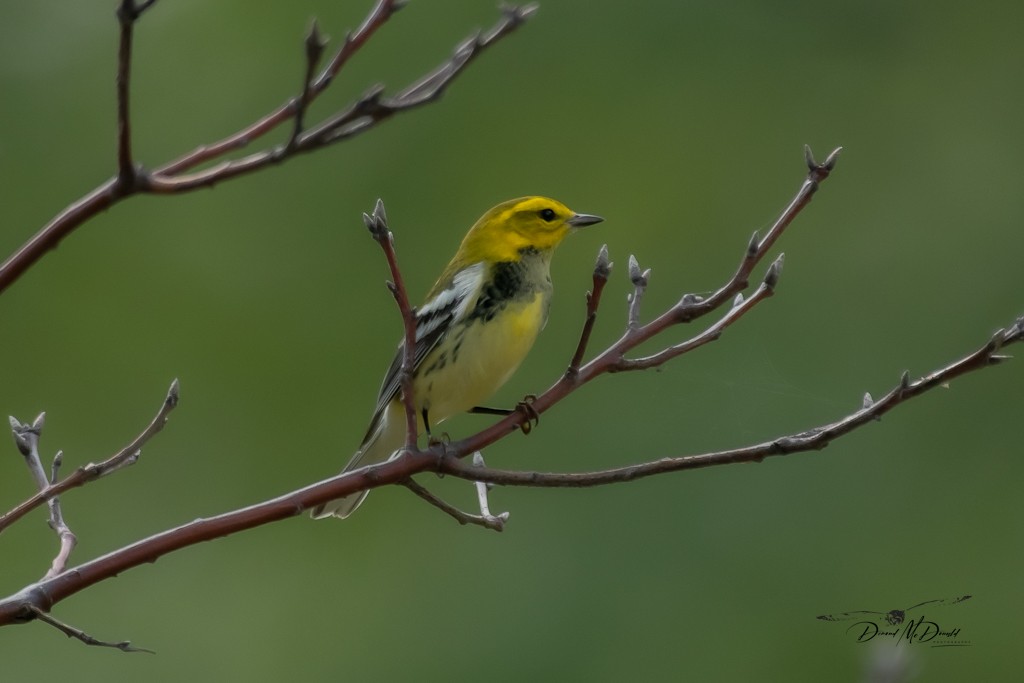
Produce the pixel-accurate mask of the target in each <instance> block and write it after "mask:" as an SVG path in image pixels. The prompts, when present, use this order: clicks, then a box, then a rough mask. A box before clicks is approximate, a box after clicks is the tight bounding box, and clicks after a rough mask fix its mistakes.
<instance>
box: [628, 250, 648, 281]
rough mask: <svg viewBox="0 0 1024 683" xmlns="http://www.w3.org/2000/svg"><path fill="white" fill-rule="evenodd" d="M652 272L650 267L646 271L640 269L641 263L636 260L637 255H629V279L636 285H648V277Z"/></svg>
mask: <svg viewBox="0 0 1024 683" xmlns="http://www.w3.org/2000/svg"><path fill="white" fill-rule="evenodd" d="M650 274H651V270H650V269H649V268H648V269H647V270H645V271H641V270H640V264H639V263H638V262H637V260H636V256H633V255H632V254H630V255H629V280H630V282H632V283H633V286H635V287H646V286H647V277H648V276H649V275H650Z"/></svg>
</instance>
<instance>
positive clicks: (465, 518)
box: [402, 479, 508, 531]
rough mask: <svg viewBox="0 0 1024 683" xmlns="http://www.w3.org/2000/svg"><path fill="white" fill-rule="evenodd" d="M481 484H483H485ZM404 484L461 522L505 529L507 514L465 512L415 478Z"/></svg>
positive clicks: (497, 529)
mask: <svg viewBox="0 0 1024 683" xmlns="http://www.w3.org/2000/svg"><path fill="white" fill-rule="evenodd" d="M481 485H482V486H483V484H481ZM402 486H404V487H405V488H407V489H409V490H410V491H412V492H413V493H415V494H416V495H417V496H419V497H420V498H422V499H423V500H425V501H427V502H428V503H430V504H431V505H433V506H434V507H436V508H437V509H438V510H441V511H442V512H444V513H445V514H447V515H449V516H450V517H452V518H453V519H454V520H455V521H456V522H458V523H459V524H462V525H466V524H474V525H476V526H482V527H484V528H485V529H492V530H494V531H504V529H505V521H506V520H507V519H508V515H507V514H506V515H505V516H504V517H502V516H498V517H495V516H493V515H489V514H488V515H484V514H480V515H474V514H470V513H469V512H463V511H462V510H460V509H459V508H457V507H455V506H454V505H452V504H450V503H448V502H446V501H445V500H443V499H441V498H438V497H437V496H435V495H434V494H433V493H431V492H430V491H429V490H428V489H426V488H425V487H423V486H422V485H420V484H419V483H418V482H416V481H415V480H413V479H406V480H405V481H403V482H402Z"/></svg>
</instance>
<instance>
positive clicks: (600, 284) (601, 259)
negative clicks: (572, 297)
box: [565, 244, 614, 378]
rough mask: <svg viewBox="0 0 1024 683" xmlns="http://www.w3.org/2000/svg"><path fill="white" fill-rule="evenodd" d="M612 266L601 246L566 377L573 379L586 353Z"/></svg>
mask: <svg viewBox="0 0 1024 683" xmlns="http://www.w3.org/2000/svg"><path fill="white" fill-rule="evenodd" d="M613 265H614V264H613V263H612V262H611V261H610V260H608V245H607V244H603V245H601V249H600V250H599V251H598V252H597V262H596V263H595V264H594V284H593V286H592V287H591V288H590V291H589V292H587V317H586V319H585V320H584V322H583V331H582V332H581V333H580V341H579V343H578V344H577V345H576V352H575V353H573V354H572V360H570V361H569V367H568V368H567V369H566V371H565V374H566V376H568V377H570V378H573V377H575V376H576V373H578V372H579V370H580V363H582V362H583V356H584V355H586V353H587V344H589V343H590V335H591V333H592V332H593V331H594V323H595V322H597V309H598V307H599V306H600V305H601V293H602V292H603V291H604V286H605V285H606V284H608V276H609V275H610V274H611V272H612V266H613Z"/></svg>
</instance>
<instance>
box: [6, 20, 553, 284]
mask: <svg viewBox="0 0 1024 683" xmlns="http://www.w3.org/2000/svg"><path fill="white" fill-rule="evenodd" d="M154 2H155V0H146V1H145V2H140V3H137V4H134V5H132V3H131V1H130V0H122V3H123V6H125V7H128V8H131V7H133V6H134V17H135V18H136V19H137V18H138V16H139V15H141V14H142V12H144V11H145V10H147V9H149V8H150V7H151V6H152V5H153V4H154ZM403 4H404V3H403V2H401V0H379V1H378V2H377V4H376V5H375V6H374V8H373V10H372V11H371V12H370V14H369V15H367V17H366V19H365V20H364V21H363V23H362V24H361V25H360V27H359V28H358V29H357V30H356V31H355V32H353V33H351V34H350V35H349V36H347V37H346V39H345V42H344V43H343V45H342V46H341V47H340V48H339V50H338V52H337V53H336V54H335V56H334V58H333V59H332V60H331V61H330V62H329V63H328V65H327V66H325V67H324V70H323V71H322V72H321V73H320V75H319V76H318V77H317V78H316V80H315V81H314V82H313V84H312V86H311V87H310V88H309V90H308V94H306V95H302V94H300V95H299V96H296V97H292V98H291V99H289V100H288V102H286V103H285V104H283V105H281V106H280V107H278V108H276V109H274V110H273V111H271V112H270V113H268V114H266V115H265V116H263V117H261V118H260V119H259V120H257V121H255V122H254V123H252V124H250V125H248V126H246V127H244V128H243V129H242V130H240V131H238V132H237V133H234V134H233V135H230V136H228V137H226V138H224V139H223V140H220V141H218V142H215V143H213V144H209V145H201V146H199V147H197V148H195V149H194V150H193V151H191V152H189V153H188V154H185V155H184V156H182V157H179V158H178V159H176V160H174V161H171V162H168V163H166V164H163V165H161V166H157V167H156V168H154V169H153V170H152V171H150V172H148V173H147V172H143V171H142V170H141V167H136V166H135V165H134V161H133V160H132V155H131V146H130V145H131V135H130V133H131V130H130V120H129V117H128V113H129V112H128V94H129V93H128V84H129V75H130V64H129V62H128V59H129V58H130V55H131V50H130V48H131V33H132V26H131V22H127V23H122V50H121V53H120V57H119V61H118V117H119V119H118V120H119V123H118V169H117V173H116V174H115V175H114V177H113V178H111V179H109V180H107V181H106V182H104V183H103V184H101V185H100V186H99V187H97V188H96V189H94V190H92V191H91V192H89V193H88V194H86V195H85V196H84V197H82V198H81V199H78V200H76V201H75V202H73V203H72V204H70V205H69V206H68V207H67V208H65V209H64V210H62V211H61V212H60V213H58V214H57V215H56V216H55V217H54V218H52V219H51V220H50V221H49V222H48V223H47V224H46V225H45V226H43V228H42V229H40V230H39V232H37V233H36V234H35V235H34V236H33V237H32V238H31V239H29V240H28V241H27V242H26V243H25V244H23V245H22V246H21V247H20V248H19V249H18V250H17V251H15V252H14V253H13V254H11V256H9V257H8V258H7V260H6V261H4V262H3V264H2V265H0V292H3V291H4V290H6V289H7V288H8V287H10V286H11V285H12V284H13V283H14V282H16V281H17V280H18V279H19V278H20V277H21V276H22V275H23V274H24V273H25V272H26V271H28V269H29V268H31V267H32V266H33V265H34V264H35V263H36V262H38V261H39V259H41V258H42V257H43V255H45V254H46V253H47V252H48V251H50V250H51V249H54V248H55V247H56V246H57V245H58V244H59V243H60V242H61V240H63V239H64V238H65V237H67V236H68V235H69V234H71V233H72V232H73V231H74V230H76V229H77V228H78V227H80V226H81V225H83V224H84V223H85V222H86V221H88V220H89V219H91V218H93V217H95V216H96V215H98V214H100V213H102V212H103V211H106V210H107V209H109V208H110V207H111V206H113V205H114V204H116V203H118V202H120V201H122V200H124V199H126V198H127V197H130V196H133V195H136V194H139V193H161V194H166V193H178V192H189V191H192V190H197V189H200V188H208V187H213V186H214V185H216V184H218V183H221V182H224V181H226V180H230V179H232V178H236V177H239V176H241V175H244V174H247V173H251V172H254V171H259V170H261V169H264V168H267V167H269V166H271V165H274V164H279V163H281V162H282V161H284V160H286V159H289V158H292V157H294V156H295V155H297V154H299V153H303V152H310V151H313V150H316V149H321V148H323V147H326V146H328V145H331V144H334V143H336V142H339V141H341V140H343V139H347V138H349V137H352V136H354V135H357V134H359V133H363V132H366V131H368V130H370V129H371V128H374V127H375V126H376V125H377V124H379V123H382V122H383V121H385V120H387V119H389V118H391V117H392V116H393V115H395V114H397V113H401V112H405V111H409V110H412V109H415V108H416V107H418V106H421V105H424V104H427V103H430V102H435V101H437V99H438V98H440V96H441V94H442V93H443V92H444V90H445V88H446V87H447V86H448V85H449V84H450V83H451V82H452V81H453V80H454V79H455V78H456V77H457V76H458V75H459V74H461V73H462V70H463V69H464V67H465V66H466V65H467V64H468V63H469V62H470V61H472V59H474V58H475V57H476V56H477V55H478V54H479V53H480V52H481V51H482V50H483V49H485V48H487V47H490V46H491V45H493V44H494V43H495V42H497V41H498V40H500V39H501V38H504V37H505V36H507V35H508V34H510V33H511V32H512V31H514V30H515V29H516V28H518V27H519V26H520V25H522V23H523V22H524V21H526V19H527V18H529V17H530V16H531V15H532V14H533V11H534V10H535V9H536V8H535V6H526V7H515V8H507V9H506V10H505V13H504V16H503V17H502V19H501V20H500V21H499V22H498V23H497V24H496V25H495V27H494V28H493V29H491V31H489V32H487V33H486V34H485V35H484V36H483V37H482V38H481V37H474V38H473V39H472V41H471V43H470V44H463V45H462V46H461V47H460V48H459V49H458V50H456V55H455V56H454V57H452V59H450V60H448V61H446V62H445V63H444V64H442V66H441V67H439V68H438V69H435V70H434V71H432V72H430V73H429V74H428V75H427V76H425V77H424V78H422V79H420V80H419V81H417V82H416V83H414V84H413V85H411V86H409V87H408V88H406V89H405V90H403V91H401V92H400V93H398V95H396V96H395V97H393V98H391V99H389V100H388V101H387V102H383V101H381V93H382V91H377V90H374V91H371V95H370V96H367V97H364V98H362V99H360V100H359V101H357V102H356V103H355V104H353V105H351V106H350V107H348V108H347V109H345V110H343V112H342V113H341V114H339V115H337V116H335V117H331V118H330V119H328V121H329V122H330V125H329V128H330V130H329V131H326V133H325V131H324V130H323V128H322V125H321V126H319V127H316V128H315V129H314V130H310V131H305V132H303V133H302V134H300V135H299V137H298V138H297V139H296V140H294V141H289V142H285V143H282V144H280V145H278V146H276V147H271V148H267V149H264V150H261V151H257V152H254V153H252V154H248V155H246V156H243V157H241V158H238V159H230V160H223V161H221V162H220V163H215V164H213V165H212V166H210V167H208V168H205V169H202V170H200V171H195V172H193V173H186V172H187V171H191V170H192V169H195V168H196V167H198V166H201V165H203V164H207V163H209V162H214V161H215V160H217V159H220V158H222V157H223V156H224V155H226V154H228V153H230V152H232V151H235V150H239V149H242V148H245V147H247V146H248V145H250V144H251V143H252V142H253V141H255V140H258V139H260V138H262V137H263V136H264V135H266V134H267V133H269V132H271V131H273V130H275V129H276V128H277V127H278V126H280V125H281V124H282V123H284V122H286V121H288V120H290V119H292V118H293V117H294V116H295V115H296V114H297V113H298V112H299V110H300V109H302V111H303V112H305V110H306V109H307V108H308V106H309V104H310V103H312V102H313V100H315V99H316V97H317V96H318V95H319V94H320V93H322V92H323V91H324V89H325V88H326V87H327V86H328V85H329V84H330V83H331V82H332V80H333V79H334V77H335V75H336V74H337V73H338V71H339V70H340V69H341V68H342V67H343V66H344V64H345V63H346V62H347V61H348V60H349V58H350V57H352V55H354V54H355V53H356V52H357V51H358V50H359V48H360V47H362V46H363V45H364V44H365V43H366V42H367V41H368V40H369V38H370V37H371V36H372V35H373V34H374V33H375V32H376V31H377V29H379V28H380V27H381V26H382V25H383V24H384V23H385V22H386V21H387V20H388V19H389V18H390V17H391V16H392V15H393V14H394V13H395V12H396V11H397V10H398V9H399V8H400V7H401V6H403ZM300 101H304V102H305V104H304V105H302V104H300ZM289 140H291V139H289Z"/></svg>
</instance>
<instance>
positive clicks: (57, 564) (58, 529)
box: [43, 451, 78, 579]
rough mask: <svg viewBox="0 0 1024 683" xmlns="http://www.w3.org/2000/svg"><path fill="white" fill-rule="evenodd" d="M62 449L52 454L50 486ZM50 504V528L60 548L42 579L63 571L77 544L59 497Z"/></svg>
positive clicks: (58, 468)
mask: <svg viewBox="0 0 1024 683" xmlns="http://www.w3.org/2000/svg"><path fill="white" fill-rule="evenodd" d="M63 454H64V453H63V451H57V455H55V456H53V465H51V466H50V486H52V485H54V484H56V483H57V475H58V474H59V473H60V465H61V458H62V456H63ZM48 503H49V506H50V519H49V524H50V528H51V529H53V532H54V533H55V534H57V538H59V539H60V550H59V551H57V555H56V557H54V558H53V562H51V563H50V568H49V569H48V570H47V572H46V574H45V575H44V576H43V578H44V579H48V578H50V577H51V576H57V574H60V573H61V572H62V571H64V570H65V569H66V568H67V566H68V559H69V558H70V557H71V552H72V551H73V550H74V549H75V546H76V545H78V537H77V536H75V534H74V533H73V532H72V531H71V528H70V527H69V526H68V525H67V523H66V522H65V521H64V511H63V510H62V509H61V507H60V498H59V497H54V498H51V499H50V500H49V501H48Z"/></svg>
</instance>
